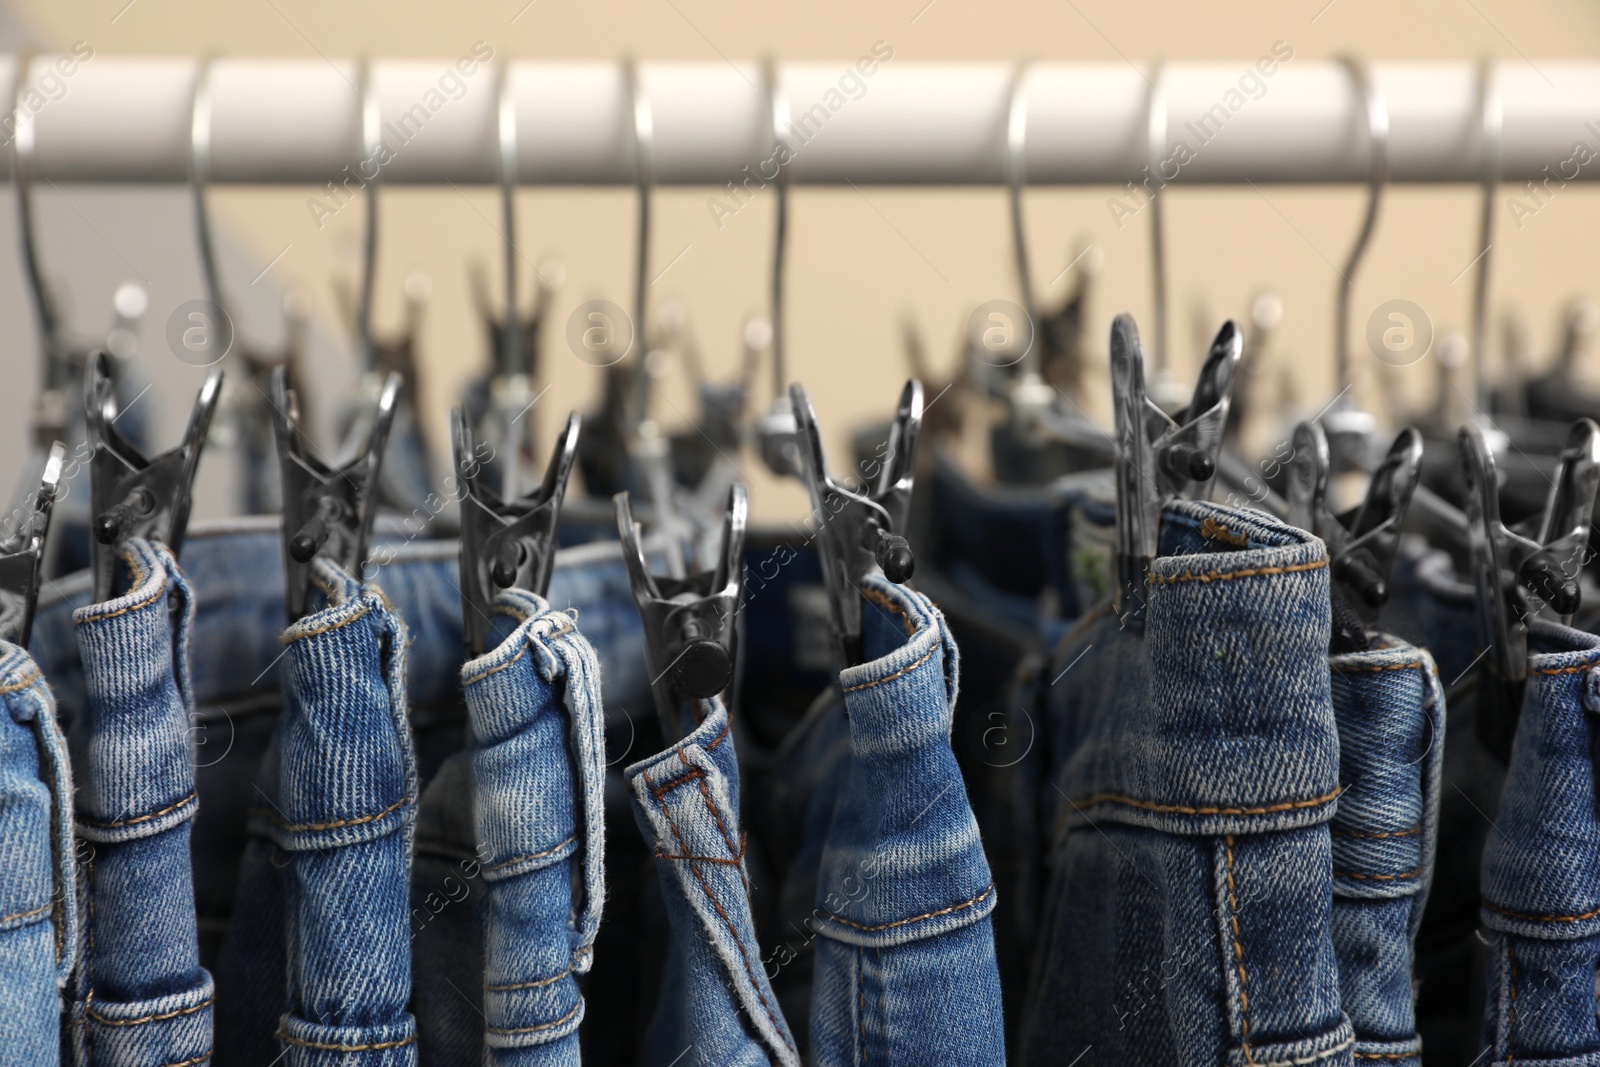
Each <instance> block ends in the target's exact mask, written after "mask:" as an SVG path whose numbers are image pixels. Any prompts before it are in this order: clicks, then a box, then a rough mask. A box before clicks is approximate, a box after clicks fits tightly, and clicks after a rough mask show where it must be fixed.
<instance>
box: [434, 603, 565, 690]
mask: <svg viewBox="0 0 1600 1067" xmlns="http://www.w3.org/2000/svg"><path fill="white" fill-rule="evenodd" d="M505 614H508V615H509V614H511V613H510V612H505ZM512 617H513V618H515V617H516V616H512ZM533 618H538V616H537V615H535V616H533ZM523 622H524V623H526V622H527V619H523ZM572 632H573V627H572V626H570V625H567V626H563V627H562V628H561V629H559V630H552V631H551V632H550V633H547V634H539V635H535V634H531V633H530V634H528V635H527V640H526V641H524V642H523V643H522V647H521V648H519V649H517V654H516V655H515V656H512V657H511V658H510V659H508V660H506V661H505V662H504V663H497V664H495V665H494V666H493V667H488V668H486V669H484V670H483V671H481V672H480V673H478V674H475V675H473V676H472V677H471V678H468V679H467V680H466V681H465V682H462V683H461V685H462V687H463V688H465V687H466V686H469V685H473V684H475V683H477V682H481V681H483V680H484V679H485V678H487V677H489V675H491V674H499V673H500V672H501V671H503V670H505V669H506V668H507V667H509V666H511V665H512V664H513V663H515V662H517V660H519V659H521V658H522V656H523V653H525V652H527V651H528V647H529V646H530V645H532V644H533V639H534V637H535V636H540V637H544V638H547V639H548V638H556V637H563V636H565V635H567V634H570V633H572Z"/></svg>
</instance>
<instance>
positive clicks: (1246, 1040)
mask: <svg viewBox="0 0 1600 1067" xmlns="http://www.w3.org/2000/svg"><path fill="white" fill-rule="evenodd" d="M1222 841H1223V847H1224V849H1225V850H1226V852H1227V857H1228V916H1229V919H1230V921H1231V922H1232V923H1233V958H1234V962H1235V963H1237V964H1238V965H1239V1029H1240V1038H1239V1041H1240V1046H1241V1048H1242V1049H1243V1050H1244V1061H1245V1062H1246V1063H1248V1064H1250V1065H1251V1067H1254V1065H1255V1062H1256V1058H1255V1056H1254V1055H1252V1054H1251V1052H1250V993H1249V991H1248V989H1247V988H1246V986H1245V971H1244V945H1243V944H1242V943H1241V942H1240V937H1239V898H1238V896H1236V895H1235V891H1234V884H1233V838H1232V837H1224V838H1223V839H1222Z"/></svg>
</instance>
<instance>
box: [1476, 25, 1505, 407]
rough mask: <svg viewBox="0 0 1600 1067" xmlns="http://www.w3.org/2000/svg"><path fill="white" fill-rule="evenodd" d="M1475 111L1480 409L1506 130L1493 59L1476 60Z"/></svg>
mask: <svg viewBox="0 0 1600 1067" xmlns="http://www.w3.org/2000/svg"><path fill="white" fill-rule="evenodd" d="M1478 114H1479V122H1480V123H1481V127H1480V134H1481V136H1482V138H1483V177H1482V182H1483V207H1482V212H1481V214H1480V215H1479V217H1478V244H1479V246H1480V248H1481V249H1482V251H1481V253H1480V254H1479V256H1478V273H1477V277H1476V278H1475V279H1474V284H1473V291H1472V388H1473V392H1474V396H1473V403H1474V404H1476V405H1477V410H1478V411H1479V412H1483V411H1487V410H1488V398H1489V374H1488V370H1489V368H1488V349H1489V261H1490V256H1491V253H1492V250H1493V248H1494V194H1495V187H1496V186H1497V185H1499V183H1500V168H1501V162H1502V161H1501V155H1500V148H1501V136H1502V134H1503V133H1504V130H1505V104H1504V100H1503V99H1502V97H1501V95H1500V79H1499V78H1497V77H1496V76H1495V70H1494V60H1493V59H1492V58H1490V57H1489V56H1484V57H1483V58H1482V59H1480V60H1479V61H1478Z"/></svg>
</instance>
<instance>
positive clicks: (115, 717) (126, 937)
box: [68, 540, 216, 1067]
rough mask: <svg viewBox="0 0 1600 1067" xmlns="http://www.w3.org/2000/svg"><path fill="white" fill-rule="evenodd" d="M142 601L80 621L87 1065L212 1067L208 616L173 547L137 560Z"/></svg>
mask: <svg viewBox="0 0 1600 1067" xmlns="http://www.w3.org/2000/svg"><path fill="white" fill-rule="evenodd" d="M123 560H124V562H125V563H126V564H127V567H128V569H129V571H130V572H131V576H132V581H131V583H130V584H131V588H130V590H129V592H128V593H127V594H126V595H124V596H120V597H117V598H115V599H113V600H108V601H106V602H104V603H101V604H92V605H89V606H87V607H83V608H79V609H78V610H77V611H75V612H74V613H73V617H72V621H73V625H74V626H75V627H76V629H77V636H78V650H79V655H80V660H81V663H82V666H83V674H84V682H85V690H86V694H87V701H86V704H85V708H84V712H85V714H84V716H83V718H82V719H80V720H79V721H78V722H76V723H74V724H73V728H72V730H71V731H70V733H69V735H68V737H69V745H70V748H71V751H72V755H73V762H74V764H75V765H76V767H75V769H76V772H77V774H76V777H77V780H78V796H77V816H76V826H77V832H78V836H79V838H80V839H81V840H82V842H83V847H82V851H81V854H80V856H79V863H78V872H79V878H80V883H79V900H80V905H81V907H82V911H83V914H82V917H81V919H80V928H79V929H80V956H79V964H78V971H77V976H76V981H75V982H74V989H73V1004H72V1038H73V1045H74V1046H75V1050H76V1054H77V1058H78V1060H79V1062H82V1063H85V1064H91V1063H92V1064H97V1065H125V1067H167V1065H170V1064H174V1063H199V1062H202V1061H204V1060H205V1059H207V1058H208V1057H209V1056H210V1055H211V1052H212V1006H213V1003H214V1002H215V999H216V998H215V994H214V990H213V987H212V983H211V975H210V974H208V973H207V972H206V970H205V968H203V967H202V966H201V965H200V947H199V935H198V931H197V928H196V920H195V903H194V882H193V878H192V875H191V873H190V857H189V842H190V834H191V828H192V826H193V820H194V816H195V810H196V808H197V806H198V804H197V801H198V797H197V795H196V793H195V771H194V762H193V759H192V757H191V744H190V713H191V710H192V708H193V706H194V699H193V690H192V689H191V687H190V684H189V667H188V652H189V640H188V639H189V634H190V632H191V630H192V628H193V624H194V602H193V598H192V597H191V595H190V591H189V585H188V583H187V582H186V581H184V579H183V576H182V575H181V574H180V573H179V571H178V565H177V562H176V561H175V560H174V559H173V557H172V553H171V552H170V551H168V550H167V548H166V547H165V546H164V545H159V544H152V543H150V542H147V541H141V540H132V541H129V542H127V543H126V544H125V545H124V547H123Z"/></svg>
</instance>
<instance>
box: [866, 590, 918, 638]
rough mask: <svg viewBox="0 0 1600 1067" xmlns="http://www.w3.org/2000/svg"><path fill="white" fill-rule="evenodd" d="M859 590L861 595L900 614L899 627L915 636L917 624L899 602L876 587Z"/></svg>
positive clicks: (885, 608) (886, 609)
mask: <svg viewBox="0 0 1600 1067" xmlns="http://www.w3.org/2000/svg"><path fill="white" fill-rule="evenodd" d="M860 592H861V595H862V596H864V597H866V598H867V599H868V600H870V601H872V602H873V603H874V604H876V605H878V606H879V607H880V608H883V609H884V610H885V611H889V612H892V613H894V614H895V615H898V616H900V620H901V621H900V625H901V627H902V628H904V630H905V632H906V633H907V634H910V635H911V636H913V637H914V636H916V633H917V626H916V624H915V623H913V622H912V621H911V614H910V613H909V612H908V611H906V609H905V608H903V607H901V606H900V605H899V604H896V603H895V602H894V601H892V600H890V599H889V598H888V597H886V596H884V595H883V594H882V593H880V592H878V591H877V590H876V589H862V590H860Z"/></svg>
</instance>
